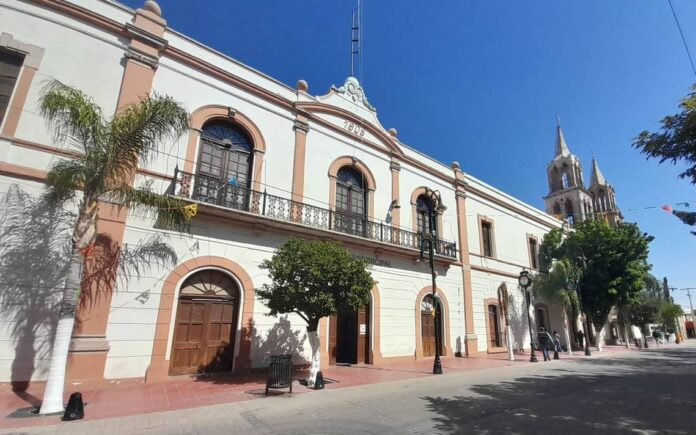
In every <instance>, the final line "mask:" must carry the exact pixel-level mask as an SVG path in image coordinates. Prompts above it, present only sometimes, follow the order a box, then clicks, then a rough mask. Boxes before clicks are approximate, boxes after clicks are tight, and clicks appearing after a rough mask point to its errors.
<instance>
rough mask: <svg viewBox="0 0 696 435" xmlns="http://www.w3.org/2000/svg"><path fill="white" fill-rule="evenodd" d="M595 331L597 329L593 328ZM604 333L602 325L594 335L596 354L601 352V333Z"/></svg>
mask: <svg viewBox="0 0 696 435" xmlns="http://www.w3.org/2000/svg"><path fill="white" fill-rule="evenodd" d="M595 331H597V328H595ZM603 332H604V325H602V327H601V328H599V331H597V333H596V334H595V340H597V352H602V339H603V336H602V333H603Z"/></svg>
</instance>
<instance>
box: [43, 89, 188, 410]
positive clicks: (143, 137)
mask: <svg viewBox="0 0 696 435" xmlns="http://www.w3.org/2000/svg"><path fill="white" fill-rule="evenodd" d="M39 111H40V113H41V115H42V116H43V117H44V118H45V119H46V121H47V122H48V124H49V126H50V127H51V128H52V130H53V133H54V137H55V139H56V140H57V141H63V142H67V143H69V144H71V145H72V146H75V147H77V148H78V149H79V150H80V155H79V156H78V157H76V158H74V159H67V160H59V161H58V162H56V163H54V164H53V165H52V166H51V168H50V170H49V172H48V174H47V177H46V186H45V191H46V192H45V197H46V198H47V200H48V201H49V202H51V203H53V204H67V203H73V204H75V205H76V206H77V218H76V220H75V223H74V226H73V230H72V242H71V253H70V260H69V264H68V267H67V270H68V273H67V277H66V280H65V287H64V289H63V294H62V300H61V303H60V310H59V317H58V325H57V327H56V334H55V339H54V343H53V349H52V352H51V362H50V366H49V371H48V379H47V381H46V390H45V392H44V400H43V402H42V405H41V411H40V412H41V413H42V414H45V413H53V412H59V411H62V410H63V387H64V384H65V369H66V364H67V358H68V348H69V344H70V338H71V336H72V331H73V325H74V323H75V313H76V310H77V304H78V302H79V298H80V297H81V295H80V288H81V284H82V285H83V286H84V285H85V283H84V282H83V281H84V279H85V277H84V276H83V273H82V271H83V269H84V265H85V259H86V258H87V257H89V256H90V253H91V252H92V248H93V247H94V244H95V240H97V237H98V234H97V228H96V222H97V213H98V210H99V208H100V207H102V206H107V207H108V205H105V204H107V203H110V204H116V206H117V207H127V208H139V209H142V210H143V211H145V212H148V211H149V212H153V213H156V215H157V216H158V218H159V220H160V222H161V223H162V224H164V225H173V226H177V227H181V226H185V225H186V224H187V223H188V220H189V217H190V214H189V213H187V210H186V209H185V207H186V203H185V202H183V201H181V200H180V199H177V198H173V197H170V196H166V195H160V194H158V193H155V192H153V191H152V190H151V189H150V186H149V185H147V184H145V185H143V186H139V187H133V186H132V185H131V180H133V178H134V176H135V172H136V170H137V168H138V165H139V164H141V163H144V162H147V161H148V158H149V157H150V156H151V155H152V153H151V151H152V150H154V149H156V148H157V147H158V146H160V145H161V144H162V143H163V142H164V141H174V140H177V139H178V138H179V137H180V136H181V135H182V134H183V133H184V132H186V131H187V129H188V122H189V115H188V113H187V111H186V110H185V109H184V108H183V107H182V106H181V105H180V104H179V103H177V102H176V101H174V100H173V99H171V98H169V97H163V96H158V95H154V96H151V97H144V98H142V100H141V101H140V102H138V103H136V104H133V105H129V106H127V107H124V108H122V109H121V110H119V111H118V112H117V113H116V114H115V115H114V116H113V117H111V118H110V119H107V118H106V117H105V116H104V114H103V112H102V109H101V108H100V107H99V106H98V105H97V104H95V103H94V101H93V100H92V99H91V98H90V97H89V96H87V95H85V94H84V93H82V92H81V91H79V90H78V89H75V88H73V87H70V86H67V85H65V84H63V83H61V82H58V81H51V82H49V83H47V84H46V86H45V87H44V88H43V90H42V94H41V97H40V100H39ZM107 254H108V255H111V256H113V257H114V263H117V262H118V255H116V254H117V253H115V252H111V253H107Z"/></svg>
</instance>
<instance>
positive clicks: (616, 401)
mask: <svg viewBox="0 0 696 435" xmlns="http://www.w3.org/2000/svg"><path fill="white" fill-rule="evenodd" d="M694 358H696V349H689V351H687V352H684V351H674V352H665V354H664V355H657V352H656V355H653V356H651V357H650V358H621V359H615V360H606V359H602V360H582V361H579V362H578V364H579V365H580V366H581V370H585V369H590V370H591V368H592V367H593V366H605V367H602V369H601V370H602V372H603V373H608V374H599V375H597V374H579V373H574V374H569V373H568V371H567V370H563V369H552V368H551V369H549V370H548V375H545V376H535V377H523V378H518V379H516V380H514V381H511V382H500V383H497V384H487V385H474V386H472V387H471V388H470V390H471V393H472V394H467V395H462V396H454V397H433V396H426V397H422V399H423V400H424V401H425V406H426V408H427V409H428V410H429V411H430V412H432V413H433V414H435V415H436V416H435V417H434V418H433V422H434V431H437V432H438V433H452V434H454V433H467V434H492V433H515V434H537V433H549V434H557V433H569V434H570V433H573V434H575V433H593V434H618V433H626V434H628V433H675V434H677V433H679V434H686V433H693V425H694V424H695V423H696V418H695V417H694V416H693V412H692V411H691V410H690V409H692V408H691V407H692V406H693V405H691V404H692V403H693V388H694V386H696V371H694V361H695V360H694ZM583 366H584V367H583ZM665 367H670V370H665V369H664V368H665ZM657 373H659V374H657ZM646 386H649V388H650V394H649V395H647V396H646V393H645V388H646ZM559 398H560V400H559ZM646 399H647V400H646Z"/></svg>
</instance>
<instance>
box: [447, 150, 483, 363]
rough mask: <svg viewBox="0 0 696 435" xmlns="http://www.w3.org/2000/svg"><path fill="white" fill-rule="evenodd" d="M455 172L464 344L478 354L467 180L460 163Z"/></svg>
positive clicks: (469, 350)
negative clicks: (467, 216)
mask: <svg viewBox="0 0 696 435" xmlns="http://www.w3.org/2000/svg"><path fill="white" fill-rule="evenodd" d="M452 170H453V171H454V178H455V182H454V187H455V192H456V193H455V196H456V201H457V236H458V240H457V243H458V246H459V259H460V261H461V262H462V281H463V284H464V319H465V329H466V336H465V337H464V344H465V348H466V355H467V356H471V355H475V354H477V353H478V338H477V337H476V333H475V331H474V298H473V295H472V288H471V264H470V263H469V236H468V233H467V222H466V186H467V184H466V180H465V179H464V173H463V172H462V171H461V169H460V168H459V163H457V162H452Z"/></svg>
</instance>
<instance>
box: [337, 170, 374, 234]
mask: <svg viewBox="0 0 696 435" xmlns="http://www.w3.org/2000/svg"><path fill="white" fill-rule="evenodd" d="M366 204H367V189H366V188H365V177H364V176H363V174H362V172H360V171H359V170H357V169H356V168H354V167H352V166H344V167H342V168H341V169H339V170H338V173H337V174H336V212H337V213H336V226H335V228H336V229H337V230H339V231H342V232H347V233H349V234H357V235H360V234H363V233H364V232H365V226H366V224H365V221H366V219H367V207H366Z"/></svg>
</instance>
